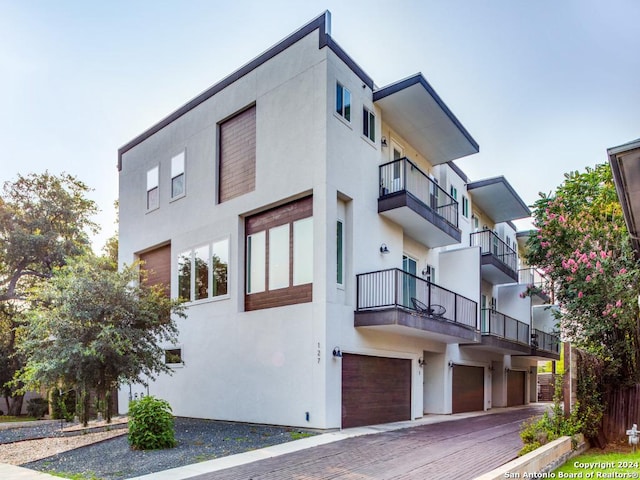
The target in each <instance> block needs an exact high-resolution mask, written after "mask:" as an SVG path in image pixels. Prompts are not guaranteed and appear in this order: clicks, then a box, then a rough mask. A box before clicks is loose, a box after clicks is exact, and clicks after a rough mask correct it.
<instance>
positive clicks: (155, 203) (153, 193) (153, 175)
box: [147, 166, 160, 210]
mask: <svg viewBox="0 0 640 480" xmlns="http://www.w3.org/2000/svg"><path fill="white" fill-rule="evenodd" d="M158 173H159V170H158V167H157V166H156V167H153V168H152V169H151V170H149V171H147V210H154V209H156V208H158V207H159V206H160V195H159V192H158V183H159V182H158Z"/></svg>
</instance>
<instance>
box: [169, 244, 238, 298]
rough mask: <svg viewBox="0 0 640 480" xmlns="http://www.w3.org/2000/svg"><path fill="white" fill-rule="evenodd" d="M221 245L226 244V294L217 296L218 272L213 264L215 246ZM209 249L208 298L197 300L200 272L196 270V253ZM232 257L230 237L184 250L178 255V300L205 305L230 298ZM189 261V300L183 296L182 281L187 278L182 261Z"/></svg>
mask: <svg viewBox="0 0 640 480" xmlns="http://www.w3.org/2000/svg"><path fill="white" fill-rule="evenodd" d="M221 243H226V270H225V273H226V276H227V278H226V292H225V293H220V294H216V293H215V292H216V291H217V290H218V286H217V283H216V272H215V265H214V262H213V256H214V250H215V248H214V246H215V245H218V244H221ZM204 248H206V249H207V264H206V268H207V273H206V275H207V284H206V292H207V294H206V296H203V297H200V298H197V292H198V283H197V279H198V271H197V270H196V265H195V262H196V253H197V251H198V250H201V249H204ZM230 257H231V239H230V237H221V238H218V239H216V240H212V241H210V242H207V243H203V244H198V245H196V246H194V247H191V248H188V249H186V250H183V251H182V252H180V253H179V254H178V260H177V269H176V270H177V282H176V285H177V288H178V292H177V293H178V298H180V299H182V300H183V301H184V303H190V304H197V303H204V302H210V301H217V300H223V299H227V298H229V297H230V293H229V285H230V283H229V274H230V271H229V270H230V268H229V266H230V263H231V262H230ZM186 258H188V259H189V278H188V284H189V298H185V297H184V296H182V295H181V290H182V289H181V283H182V282H181V279H182V278H185V276H182V275H181V263H180V262H181V260H182V259H186Z"/></svg>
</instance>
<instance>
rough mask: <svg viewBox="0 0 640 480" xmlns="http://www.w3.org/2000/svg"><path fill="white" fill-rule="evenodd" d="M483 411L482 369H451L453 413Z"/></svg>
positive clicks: (461, 366) (457, 367)
mask: <svg viewBox="0 0 640 480" xmlns="http://www.w3.org/2000/svg"><path fill="white" fill-rule="evenodd" d="M478 410H484V368H482V367H467V366H464V365H455V366H454V367H453V413H462V412H475V411H478Z"/></svg>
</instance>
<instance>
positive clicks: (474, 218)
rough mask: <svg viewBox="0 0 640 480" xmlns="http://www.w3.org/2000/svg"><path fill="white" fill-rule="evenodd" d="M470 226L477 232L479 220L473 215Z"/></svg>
mask: <svg viewBox="0 0 640 480" xmlns="http://www.w3.org/2000/svg"><path fill="white" fill-rule="evenodd" d="M471 226H472V227H473V229H474V230H475V231H478V229H479V228H480V219H479V218H478V215H476V214H475V213H474V214H473V215H471Z"/></svg>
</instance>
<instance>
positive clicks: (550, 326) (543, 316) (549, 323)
mask: <svg viewBox="0 0 640 480" xmlns="http://www.w3.org/2000/svg"><path fill="white" fill-rule="evenodd" d="M556 310H558V306H557V305H535V306H534V307H533V308H532V309H531V316H532V319H531V323H532V326H533V328H537V329H538V330H542V331H543V332H546V333H555V332H557V331H558V328H557V326H556V325H557V323H558V320H556V317H555V315H554V314H553V312H554V311H556Z"/></svg>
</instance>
